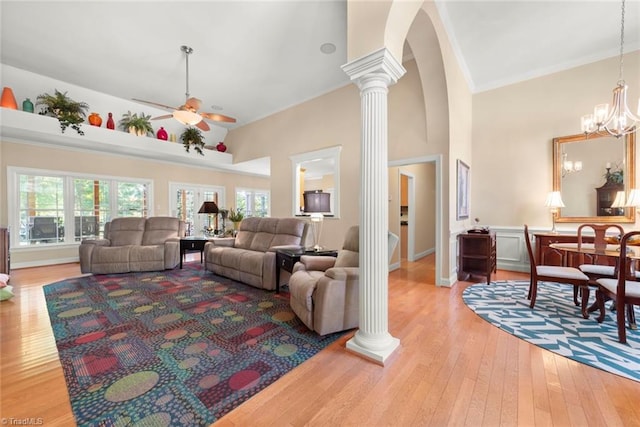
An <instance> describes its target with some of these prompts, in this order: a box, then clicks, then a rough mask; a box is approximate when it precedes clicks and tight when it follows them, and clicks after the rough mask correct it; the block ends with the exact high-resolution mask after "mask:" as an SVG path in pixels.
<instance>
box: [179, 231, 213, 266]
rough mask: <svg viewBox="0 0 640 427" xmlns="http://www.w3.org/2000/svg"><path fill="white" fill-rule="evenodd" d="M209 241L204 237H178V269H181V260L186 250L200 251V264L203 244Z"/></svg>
mask: <svg viewBox="0 0 640 427" xmlns="http://www.w3.org/2000/svg"><path fill="white" fill-rule="evenodd" d="M208 241H209V239H207V238H206V237H197V236H190V237H183V238H182V239H180V269H182V260H183V259H184V256H185V254H186V253H187V252H195V251H200V264H202V255H203V254H204V245H205V244H206V243H207V242H208Z"/></svg>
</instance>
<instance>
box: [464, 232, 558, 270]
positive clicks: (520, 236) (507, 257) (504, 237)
mask: <svg viewBox="0 0 640 427" xmlns="http://www.w3.org/2000/svg"><path fill="white" fill-rule="evenodd" d="M489 228H490V229H491V230H492V231H495V233H496V252H497V253H496V257H497V264H498V269H500V270H509V271H521V272H524V273H528V272H529V256H528V254H527V246H526V243H525V241H524V227H506V226H504V227H500V226H490V227H489ZM529 232H530V233H531V234H534V233H545V232H546V233H548V232H549V228H548V227H547V228H544V227H529ZM452 243H453V247H455V248H456V254H457V253H458V248H457V239H455V240H454V239H452ZM531 244H532V245H534V247H535V240H533V238H532V241H531ZM534 250H535V249H534ZM454 268H455V269H457V263H456V265H455V266H454Z"/></svg>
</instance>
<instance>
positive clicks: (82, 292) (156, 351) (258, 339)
mask: <svg viewBox="0 0 640 427" xmlns="http://www.w3.org/2000/svg"><path fill="white" fill-rule="evenodd" d="M44 293H45V297H46V301H47V308H48V310H49V316H50V319H51V325H52V327H53V332H54V335H55V339H56V345H57V347H58V352H59V355H60V361H61V363H62V368H63V370H64V376H65V380H66V383H67V388H68V390H69V396H70V399H71V406H72V408H73V412H74V415H75V418H76V422H77V423H78V425H86V426H94V425H95V426H119V425H136V426H138V425H144V426H165V425H166V426H168V425H175V426H186V425H188V426H205V425H209V424H211V423H213V422H214V421H216V420H217V419H219V418H220V417H222V416H223V415H225V414H226V413H227V412H229V411H231V410H232V409H233V408H235V407H236V406H238V405H239V404H241V403H242V402H244V401H245V400H247V399H248V398H250V397H251V396H253V395H254V394H256V393H257V392H259V391H261V390H263V389H264V388H265V387H267V386H268V385H269V384H271V383H273V382H274V381H276V380H277V379H278V378H280V377H281V376H282V375H284V374H285V373H287V372H288V371H290V370H291V369H293V368H294V367H296V366H297V365H299V364H300V363H302V362H303V361H305V360H307V359H308V358H310V357H311V356H313V355H314V354H316V353H317V352H318V351H320V350H321V349H322V348H324V347H326V346H327V345H329V344H330V343H332V342H333V341H335V340H336V339H337V338H338V337H339V336H340V335H341V334H339V333H338V334H332V335H327V336H325V337H320V336H319V335H317V334H316V333H315V332H311V331H309V330H308V329H307V328H306V326H304V324H303V323H302V322H301V321H300V320H299V319H298V318H297V317H296V316H295V314H294V313H293V312H292V311H291V309H290V307H289V295H288V293H286V292H281V293H280V294H279V295H276V294H275V293H274V292H268V291H263V290H259V289H255V288H253V287H251V286H248V285H244V284H241V283H236V282H234V281H232V280H229V279H225V278H221V277H219V276H215V275H214V274H213V273H211V272H209V271H204V270H203V269H202V267H201V265H200V264H199V263H187V264H185V268H184V269H183V270H179V269H175V270H169V271H163V272H152V273H133V274H112V275H95V276H84V277H78V278H72V279H68V280H64V281H61V282H57V283H53V284H50V285H47V286H45V287H44Z"/></svg>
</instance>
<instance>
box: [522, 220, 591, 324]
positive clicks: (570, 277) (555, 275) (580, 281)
mask: <svg viewBox="0 0 640 427" xmlns="http://www.w3.org/2000/svg"><path fill="white" fill-rule="evenodd" d="M524 240H525V242H526V244H527V252H528V253H529V265H530V267H531V281H530V284H529V295H528V298H529V299H530V300H531V302H530V303H529V307H531V308H533V307H534V306H535V304H536V297H537V295H538V281H541V280H542V281H547V282H556V283H566V284H569V285H573V294H574V303H575V304H576V305H580V307H581V312H582V317H584V318H585V319H587V318H588V317H589V313H587V301H588V298H589V293H588V288H589V277H588V276H587V275H586V274H584V273H583V272H582V271H580V270H579V269H577V268H574V267H559V266H555V265H538V264H537V262H536V259H535V256H534V255H533V250H532V249H531V238H530V237H529V227H528V226H527V225H526V224H525V226H524ZM579 289H580V290H583V291H584V292H582V293H581V295H582V300H581V302H580V303H579V304H578V303H577V302H576V301H577V300H576V294H577V293H578V290H579Z"/></svg>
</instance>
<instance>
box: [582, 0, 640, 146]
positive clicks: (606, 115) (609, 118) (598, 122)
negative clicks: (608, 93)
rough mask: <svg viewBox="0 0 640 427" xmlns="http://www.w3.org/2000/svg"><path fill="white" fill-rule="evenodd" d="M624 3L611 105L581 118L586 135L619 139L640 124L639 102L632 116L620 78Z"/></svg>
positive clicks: (624, 85) (639, 101)
mask: <svg viewBox="0 0 640 427" xmlns="http://www.w3.org/2000/svg"><path fill="white" fill-rule="evenodd" d="M624 2H625V0H622V8H621V9H622V18H621V24H620V74H619V78H618V83H617V86H616V87H615V88H614V89H613V103H612V105H611V108H609V104H598V105H596V106H595V108H594V109H593V114H587V115H586V116H582V131H583V132H584V133H585V134H586V135H588V134H591V133H595V132H607V133H609V135H612V136H615V137H616V138H620V137H621V136H623V135H627V134H630V133H632V132H634V131H635V130H636V126H637V125H638V122H640V117H638V116H640V100H638V112H637V115H635V114H633V113H632V112H631V111H630V110H629V107H628V106H627V85H626V83H625V81H624V78H623V76H622V68H623V57H624Z"/></svg>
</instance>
